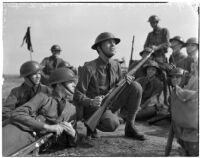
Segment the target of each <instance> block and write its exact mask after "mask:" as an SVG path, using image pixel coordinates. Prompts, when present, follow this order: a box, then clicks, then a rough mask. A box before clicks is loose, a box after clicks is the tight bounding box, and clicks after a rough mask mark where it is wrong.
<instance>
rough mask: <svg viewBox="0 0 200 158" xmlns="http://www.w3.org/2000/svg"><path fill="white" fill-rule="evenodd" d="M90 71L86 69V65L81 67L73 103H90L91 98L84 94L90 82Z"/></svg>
mask: <svg viewBox="0 0 200 158" xmlns="http://www.w3.org/2000/svg"><path fill="white" fill-rule="evenodd" d="M90 79H91V73H90V72H89V71H88V69H87V68H86V67H83V68H82V69H81V73H80V74H79V81H78V83H77V86H76V88H75V93H74V98H73V100H74V101H75V103H77V104H80V105H82V106H89V105H91V102H92V99H91V98H88V97H87V96H86V92H87V89H88V86H89V83H90Z"/></svg>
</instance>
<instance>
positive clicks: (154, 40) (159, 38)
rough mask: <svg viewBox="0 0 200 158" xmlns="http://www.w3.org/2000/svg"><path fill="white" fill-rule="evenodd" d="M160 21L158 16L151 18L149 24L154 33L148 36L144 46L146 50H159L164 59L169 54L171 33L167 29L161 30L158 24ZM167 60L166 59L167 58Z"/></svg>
mask: <svg viewBox="0 0 200 158" xmlns="http://www.w3.org/2000/svg"><path fill="white" fill-rule="evenodd" d="M159 21H160V19H159V17H158V16H157V15H152V16H150V17H149V20H148V22H150V25H151V27H152V28H153V31H152V32H150V33H149V34H148V36H147V39H146V41H145V44H144V48H146V47H149V48H151V49H153V50H154V51H157V50H159V52H158V53H161V54H162V55H163V56H164V57H165V54H166V53H167V50H168V47H169V45H170V44H169V31H168V29H167V28H160V27H159V26H158V22H159ZM165 58H166V57H165Z"/></svg>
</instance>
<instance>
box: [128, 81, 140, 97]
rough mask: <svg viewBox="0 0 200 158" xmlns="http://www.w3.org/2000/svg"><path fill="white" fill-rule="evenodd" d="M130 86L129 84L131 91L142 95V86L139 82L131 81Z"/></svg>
mask: <svg viewBox="0 0 200 158" xmlns="http://www.w3.org/2000/svg"><path fill="white" fill-rule="evenodd" d="M130 86H131V89H132V91H134V92H135V93H137V94H138V95H141V96H142V91H143V90H142V86H141V85H140V83H138V82H136V81H132V82H131V84H130Z"/></svg>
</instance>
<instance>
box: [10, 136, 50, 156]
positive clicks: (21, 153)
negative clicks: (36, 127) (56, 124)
mask: <svg viewBox="0 0 200 158" xmlns="http://www.w3.org/2000/svg"><path fill="white" fill-rule="evenodd" d="M52 136H53V133H47V134H46V135H44V136H42V137H41V138H39V139H38V140H36V141H34V142H33V143H31V144H29V145H27V146H26V147H24V148H22V149H20V150H19V151H17V152H15V153H13V154H11V155H10V157H19V156H20V157H21V156H26V155H27V154H29V153H30V152H31V151H33V150H34V149H37V148H39V147H40V146H41V145H42V144H44V143H45V142H47V141H48V139H49V138H50V137H52Z"/></svg>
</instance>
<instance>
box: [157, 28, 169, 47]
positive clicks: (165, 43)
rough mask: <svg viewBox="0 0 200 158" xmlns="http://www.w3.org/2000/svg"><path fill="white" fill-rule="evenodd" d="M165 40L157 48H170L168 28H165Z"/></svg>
mask: <svg viewBox="0 0 200 158" xmlns="http://www.w3.org/2000/svg"><path fill="white" fill-rule="evenodd" d="M162 31H163V39H162V40H163V42H162V43H161V44H160V45H158V46H157V50H159V49H162V48H165V49H166V48H168V47H169V46H170V43H169V31H168V29H166V28H163V30H162Z"/></svg>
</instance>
